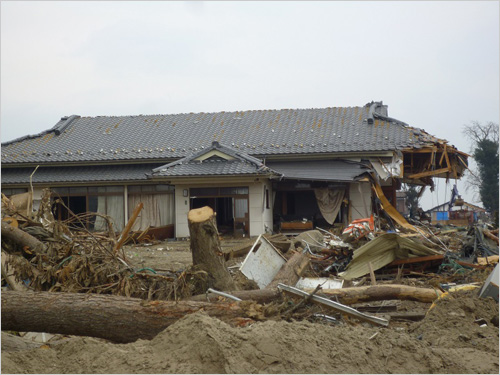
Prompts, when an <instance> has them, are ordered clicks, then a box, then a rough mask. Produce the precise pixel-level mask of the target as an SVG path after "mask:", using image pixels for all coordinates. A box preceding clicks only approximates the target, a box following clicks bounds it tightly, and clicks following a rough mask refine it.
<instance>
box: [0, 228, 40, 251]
mask: <svg viewBox="0 0 500 375" xmlns="http://www.w3.org/2000/svg"><path fill="white" fill-rule="evenodd" d="M2 240H7V241H10V242H12V243H15V244H16V245H17V248H19V250H21V249H25V250H29V251H31V252H33V253H44V252H45V251H46V249H47V247H46V246H45V244H44V243H43V242H41V241H39V240H37V239H36V238H35V237H33V236H32V235H30V234H28V233H26V232H25V231H23V230H21V229H18V228H14V227H12V226H10V225H9V224H7V223H6V222H2ZM4 250H8V247H5V248H4Z"/></svg>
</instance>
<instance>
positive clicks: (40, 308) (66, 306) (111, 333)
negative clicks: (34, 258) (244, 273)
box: [1, 291, 248, 343]
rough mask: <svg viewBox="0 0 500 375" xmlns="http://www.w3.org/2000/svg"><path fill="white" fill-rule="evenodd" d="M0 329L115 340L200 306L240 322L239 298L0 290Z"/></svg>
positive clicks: (148, 334) (148, 331)
mask: <svg viewBox="0 0 500 375" xmlns="http://www.w3.org/2000/svg"><path fill="white" fill-rule="evenodd" d="M1 298H2V307H1V308H2V330H10V331H23V332H47V333H54V334H65V335H79V336H91V337H99V338H103V339H107V340H110V341H114V342H117V343H127V342H133V341H136V340H137V339H152V338H153V337H155V336H156V335H157V334H158V333H159V332H161V331H162V330H164V329H165V328H167V327H168V326H169V325H171V324H173V323H175V322H176V321H177V320H179V319H180V318H182V317H183V316H185V315H187V314H192V313H194V312H197V311H204V312H205V313H206V314H208V315H210V316H212V317H216V318H218V319H220V320H222V321H225V322H227V323H230V324H233V325H238V324H242V323H244V322H246V321H248V319H247V318H246V314H245V311H244V310H243V308H242V307H241V306H240V305H239V304H237V303H222V302H219V303H209V302H196V301H177V302H174V301H145V300H142V299H139V298H127V297H120V296H110V295H95V294H92V295H90V294H81V293H49V292H18V291H3V292H2V294H1Z"/></svg>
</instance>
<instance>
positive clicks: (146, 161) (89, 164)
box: [2, 158, 178, 169]
mask: <svg viewBox="0 0 500 375" xmlns="http://www.w3.org/2000/svg"><path fill="white" fill-rule="evenodd" d="M175 160H178V158H172V159H142V160H140V159H139V160H138V159H134V160H103V161H98V160H95V161H89V162H69V161H68V162H56V163H8V164H2V169H3V168H35V167H37V166H40V167H70V166H71V167H92V166H96V165H98V166H100V167H103V166H108V165H109V166H114V165H127V164H133V165H135V164H162V163H164V164H168V163H171V162H173V161H175Z"/></svg>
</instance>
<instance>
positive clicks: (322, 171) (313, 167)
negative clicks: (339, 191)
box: [267, 160, 368, 181]
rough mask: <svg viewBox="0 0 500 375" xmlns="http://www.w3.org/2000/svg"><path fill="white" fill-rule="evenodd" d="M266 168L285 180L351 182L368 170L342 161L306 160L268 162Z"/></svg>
mask: <svg viewBox="0 0 500 375" xmlns="http://www.w3.org/2000/svg"><path fill="white" fill-rule="evenodd" d="M267 166H268V167H269V168H271V169H273V170H274V171H276V172H277V173H279V174H282V175H283V178H285V179H297V180H315V181H353V180H354V179H355V178H356V177H359V176H360V175H362V174H363V173H365V172H368V168H367V167H364V166H363V165H361V164H359V163H352V162H347V161H343V160H307V161H295V162H275V161H270V162H268V163H267Z"/></svg>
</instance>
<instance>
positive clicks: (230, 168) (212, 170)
mask: <svg viewBox="0 0 500 375" xmlns="http://www.w3.org/2000/svg"><path fill="white" fill-rule="evenodd" d="M212 150H217V151H220V152H222V153H224V154H226V155H228V156H230V157H232V159H231V160H226V159H224V158H220V157H217V156H216V157H212V158H207V159H205V160H202V161H200V160H196V159H197V158H198V157H200V156H202V155H204V154H207V153H209V152H210V151H212ZM255 174H274V172H273V171H272V170H270V169H269V168H268V167H266V166H265V165H264V164H262V162H261V161H260V160H259V159H257V158H254V157H252V156H249V155H246V154H245V153H243V152H240V151H237V150H235V149H233V148H231V147H226V146H224V145H220V144H219V143H218V142H213V143H212V145H211V146H210V147H208V148H206V149H204V150H202V151H200V152H197V153H195V154H193V155H190V156H187V157H184V158H181V159H179V160H177V161H174V162H172V163H169V164H166V165H163V166H161V167H158V168H155V169H154V170H153V173H152V176H153V177H180V176H185V177H187V176H205V175H207V176H208V175H210V176H224V175H225V176H227V175H255Z"/></svg>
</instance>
